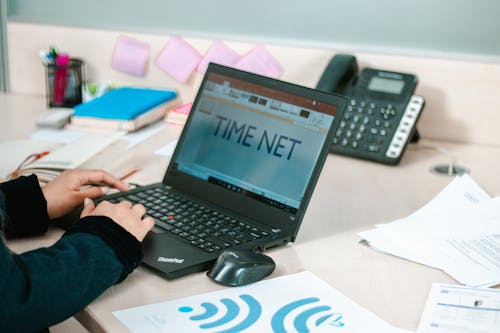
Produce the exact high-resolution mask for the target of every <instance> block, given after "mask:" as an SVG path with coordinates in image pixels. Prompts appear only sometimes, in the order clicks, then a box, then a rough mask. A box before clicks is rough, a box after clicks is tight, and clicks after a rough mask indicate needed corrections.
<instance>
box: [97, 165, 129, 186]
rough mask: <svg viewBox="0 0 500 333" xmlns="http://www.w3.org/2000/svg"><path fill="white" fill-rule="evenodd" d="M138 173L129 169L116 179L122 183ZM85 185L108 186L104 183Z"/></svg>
mask: <svg viewBox="0 0 500 333" xmlns="http://www.w3.org/2000/svg"><path fill="white" fill-rule="evenodd" d="M138 171H139V169H131V170H129V171H127V172H125V173H124V174H123V175H121V176H120V178H118V179H119V180H121V181H124V180H125V179H127V178H128V177H130V176H132V175H133V174H135V173H137V172H138ZM87 185H91V186H109V184H107V183H104V182H90V183H88V184H87Z"/></svg>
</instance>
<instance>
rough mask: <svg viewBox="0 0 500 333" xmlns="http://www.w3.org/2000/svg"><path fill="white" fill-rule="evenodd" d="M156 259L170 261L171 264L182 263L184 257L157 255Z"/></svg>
mask: <svg viewBox="0 0 500 333" xmlns="http://www.w3.org/2000/svg"><path fill="white" fill-rule="evenodd" d="M156 261H159V262H170V263H172V264H182V263H183V262H184V259H177V258H167V257H158V259H157V260H156Z"/></svg>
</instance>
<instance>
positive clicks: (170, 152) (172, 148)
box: [155, 140, 178, 156]
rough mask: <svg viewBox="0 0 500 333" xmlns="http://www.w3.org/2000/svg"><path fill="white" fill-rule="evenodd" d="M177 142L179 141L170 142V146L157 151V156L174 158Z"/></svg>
mask: <svg viewBox="0 0 500 333" xmlns="http://www.w3.org/2000/svg"><path fill="white" fill-rule="evenodd" d="M177 141H178V140H174V141H172V142H170V143H169V144H167V145H165V146H163V147H161V148H160V149H158V150H157V151H155V154H156V155H162V156H172V155H173V154H174V151H175V147H176V146H177Z"/></svg>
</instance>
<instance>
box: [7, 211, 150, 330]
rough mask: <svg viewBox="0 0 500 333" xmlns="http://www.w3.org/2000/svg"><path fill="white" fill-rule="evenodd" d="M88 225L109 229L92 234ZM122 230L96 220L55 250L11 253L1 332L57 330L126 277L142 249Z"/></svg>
mask: <svg viewBox="0 0 500 333" xmlns="http://www.w3.org/2000/svg"><path fill="white" fill-rule="evenodd" d="M86 222H87V223H86ZM87 224H88V225H89V226H92V225H95V224H102V225H105V226H107V227H106V228H107V229H105V230H101V229H99V228H96V229H95V230H94V231H90V229H92V228H94V227H90V229H89V230H87V231H90V232H86V231H84V230H82V229H81V228H83V229H85V228H89V227H87ZM79 226H80V227H79ZM81 226H83V227H81ZM117 228H118V229H115V223H114V222H112V221H111V220H109V219H106V218H103V217H94V218H93V219H91V220H89V219H87V221H80V222H79V224H78V225H77V227H76V228H75V230H74V231H73V232H71V233H68V234H66V235H65V236H64V237H63V238H61V239H60V240H59V241H58V242H57V243H56V244H54V245H53V246H51V247H49V248H43V249H38V250H35V251H31V252H27V253H23V254H21V255H13V254H11V253H9V252H6V254H5V255H4V256H3V257H2V258H1V262H2V263H3V266H5V267H0V278H1V279H2V280H0V295H2V299H3V300H2V303H3V304H2V306H1V307H0V327H2V329H5V330H6V331H7V332H11V331H12V332H14V331H17V332H19V331H21V332H24V331H32V330H39V329H42V328H45V327H48V326H51V325H53V324H55V323H57V322H60V321H62V320H64V319H66V318H68V317H70V316H72V315H73V314H75V313H76V312H78V311H80V310H81V309H82V308H83V307H85V306H86V305H87V304H89V303H90V302H91V301H92V300H94V299H95V298H96V297H97V296H99V295H100V294H101V293H102V292H103V291H104V290H106V289H107V288H109V287H110V286H112V285H113V284H115V283H117V282H118V281H120V280H121V279H123V278H124V277H126V276H127V274H128V273H129V272H130V271H131V270H132V269H133V268H135V266H136V265H137V264H138V262H139V261H140V259H141V258H142V249H141V247H140V243H138V242H137V241H136V242H137V243H138V244H137V243H135V242H133V241H131V239H129V238H128V236H129V234H128V233H127V232H126V231H125V230H123V229H119V228H120V227H119V226H117ZM111 233H114V234H116V238H113V240H111V242H113V241H116V239H119V241H118V242H119V243H121V245H117V244H113V245H111V244H110V240H109V238H110V237H111ZM130 237H132V236H130ZM137 245H139V246H137ZM121 246H124V247H125V248H127V249H128V251H129V253H127V252H126V251H125V252H124V250H123V249H121V248H120V247H121ZM4 249H5V247H4ZM134 265H135V266H134ZM6 272H9V273H8V274H5V273H6ZM4 274H5V276H2V275H4ZM26 318H29V320H26ZM7 328H8V329H7Z"/></svg>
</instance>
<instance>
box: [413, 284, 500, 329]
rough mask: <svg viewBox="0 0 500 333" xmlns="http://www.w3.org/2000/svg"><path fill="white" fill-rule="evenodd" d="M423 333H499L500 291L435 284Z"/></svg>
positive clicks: (426, 313)
mask: <svg viewBox="0 0 500 333" xmlns="http://www.w3.org/2000/svg"><path fill="white" fill-rule="evenodd" d="M418 332H419V333H499V332H500V290H498V289H478V288H470V287H462V286H455V285H447V284H437V283H435V284H433V285H432V288H431V291H430V293H429V296H428V298H427V303H426V305H425V310H424V313H423V315H422V318H421V319H420V325H419V328H418Z"/></svg>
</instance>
